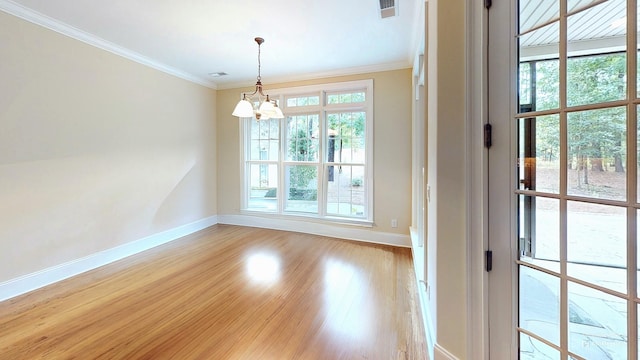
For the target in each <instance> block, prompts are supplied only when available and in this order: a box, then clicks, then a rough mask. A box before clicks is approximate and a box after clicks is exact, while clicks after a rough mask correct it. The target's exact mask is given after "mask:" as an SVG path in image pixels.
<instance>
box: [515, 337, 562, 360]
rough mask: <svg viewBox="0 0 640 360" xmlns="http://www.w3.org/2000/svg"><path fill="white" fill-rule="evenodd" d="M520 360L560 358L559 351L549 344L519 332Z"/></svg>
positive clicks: (556, 359)
mask: <svg viewBox="0 0 640 360" xmlns="http://www.w3.org/2000/svg"><path fill="white" fill-rule="evenodd" d="M519 348H520V360H539V359H545V360H560V352H559V351H558V350H556V349H554V348H552V347H551V346H549V345H547V344H545V343H543V342H542V341H539V340H537V339H534V338H532V337H531V336H528V335H527V334H522V333H521V334H520V347H519Z"/></svg>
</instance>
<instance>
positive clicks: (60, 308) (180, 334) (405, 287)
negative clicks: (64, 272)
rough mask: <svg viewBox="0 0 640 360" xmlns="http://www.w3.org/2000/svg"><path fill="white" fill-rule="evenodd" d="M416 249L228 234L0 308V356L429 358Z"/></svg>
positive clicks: (252, 231) (243, 230)
mask: <svg viewBox="0 0 640 360" xmlns="http://www.w3.org/2000/svg"><path fill="white" fill-rule="evenodd" d="M418 304H419V302H418V299H417V292H416V287H415V277H414V274H413V272H412V260H411V251H410V250H409V249H403V248H394V247H389V246H378V245H370V244H364V243H358V242H352V241H345V240H337V239H332V238H327V237H321V236H314V235H307V234H299V233H291V232H284V231H275V230H265V229H256V228H247V227H239V226H229V225H215V226H213V227H211V228H208V229H205V230H203V231H200V232H198V233H195V234H192V235H190V236H187V237H184V238H182V239H179V240H176V241H173V242H171V243H168V244H165V245H162V246H160V247H157V248H154V249H151V250H148V251H146V252H144V253H141V254H138V255H135V256H132V257H129V258H126V259H124V260H121V261H118V262H115V263H112V264H110V265H107V266H103V267H101V268H99V269H96V270H94V271H90V272H87V273H84V274H81V275H79V276H76V277H74V278H71V279H68V280H65V281H62V282H59V283H56V284H53V285H51V286H48V287H46V288H43V289H40V290H36V291H34V292H31V293H29V294H25V295H23V296H20V297H16V298H13V299H10V300H7V301H4V302H0V359H383V360H386V359H426V347H425V342H424V338H425V337H424V329H423V327H422V322H421V320H420V319H421V317H420V312H419V311H420V310H419V306H418Z"/></svg>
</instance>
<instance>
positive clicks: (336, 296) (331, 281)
mask: <svg viewBox="0 0 640 360" xmlns="http://www.w3.org/2000/svg"><path fill="white" fill-rule="evenodd" d="M323 297H324V307H325V325H326V326H327V329H328V330H329V331H330V332H331V335H332V337H333V338H334V340H339V341H358V342H361V341H365V340H367V339H371V338H373V336H372V334H370V332H371V330H372V324H371V321H372V319H374V317H375V315H374V314H373V313H372V305H371V302H372V301H374V300H373V299H372V297H371V291H370V289H369V284H367V283H366V278H365V277H364V276H363V274H362V273H361V271H360V270H359V269H358V268H356V267H355V266H354V265H352V264H349V263H345V262H343V261H340V260H337V259H328V260H327V261H326V263H325V274H324V294H323Z"/></svg>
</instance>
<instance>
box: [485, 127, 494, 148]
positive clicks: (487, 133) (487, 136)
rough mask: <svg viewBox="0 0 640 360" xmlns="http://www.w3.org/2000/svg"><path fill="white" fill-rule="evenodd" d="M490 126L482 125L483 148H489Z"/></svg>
mask: <svg viewBox="0 0 640 360" xmlns="http://www.w3.org/2000/svg"><path fill="white" fill-rule="evenodd" d="M491 133H492V131H491V124H484V147H486V148H487V149H489V148H490V147H491Z"/></svg>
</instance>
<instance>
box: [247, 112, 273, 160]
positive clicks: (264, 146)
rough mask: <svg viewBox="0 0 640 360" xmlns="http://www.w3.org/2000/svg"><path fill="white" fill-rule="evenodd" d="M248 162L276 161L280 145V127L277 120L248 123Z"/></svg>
mask: <svg viewBox="0 0 640 360" xmlns="http://www.w3.org/2000/svg"><path fill="white" fill-rule="evenodd" d="M249 126H250V128H251V139H250V144H249V156H248V158H249V159H250V160H270V161H277V160H278V153H279V144H280V125H279V122H278V120H277V119H268V120H260V121H258V120H255V119H252V120H251V121H250V125H249Z"/></svg>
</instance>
